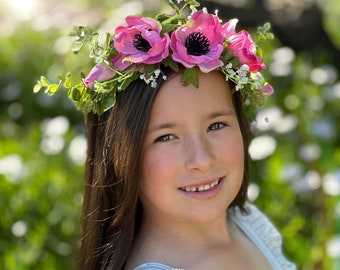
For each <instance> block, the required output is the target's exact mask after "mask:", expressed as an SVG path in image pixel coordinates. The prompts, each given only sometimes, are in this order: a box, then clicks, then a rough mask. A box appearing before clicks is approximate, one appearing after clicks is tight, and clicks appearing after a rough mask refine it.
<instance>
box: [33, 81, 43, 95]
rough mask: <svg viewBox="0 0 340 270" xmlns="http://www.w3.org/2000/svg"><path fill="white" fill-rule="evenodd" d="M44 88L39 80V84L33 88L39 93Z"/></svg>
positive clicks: (34, 91)
mask: <svg viewBox="0 0 340 270" xmlns="http://www.w3.org/2000/svg"><path fill="white" fill-rule="evenodd" d="M41 88H42V85H41V83H40V82H37V84H36V85H35V86H34V88H33V93H38V92H39V91H40V89H41Z"/></svg>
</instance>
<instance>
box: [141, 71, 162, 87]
mask: <svg viewBox="0 0 340 270" xmlns="http://www.w3.org/2000/svg"><path fill="white" fill-rule="evenodd" d="M161 73H162V71H161V70H160V69H156V70H154V72H153V74H154V75H151V76H150V77H148V78H147V77H146V75H145V74H141V75H140V76H139V78H140V79H141V80H144V81H145V83H146V84H150V83H151V87H152V88H156V87H157V79H158V77H159V75H160V74H161ZM162 74H163V73H162ZM162 79H163V80H166V79H167V77H166V75H164V74H163V77H162Z"/></svg>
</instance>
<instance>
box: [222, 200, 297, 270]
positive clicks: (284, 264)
mask: <svg viewBox="0 0 340 270" xmlns="http://www.w3.org/2000/svg"><path fill="white" fill-rule="evenodd" d="M245 210H246V211H247V214H245V213H242V212H241V211H240V210H239V209H238V208H237V207H235V208H231V209H229V210H228V217H230V218H231V219H232V220H233V221H234V222H235V223H236V224H237V226H238V227H239V228H240V229H241V231H243V233H244V234H245V235H246V236H247V237H248V238H249V239H250V240H251V241H252V242H253V243H254V244H255V245H256V246H257V247H258V248H259V249H260V250H261V252H262V253H263V254H264V255H265V256H266V258H267V259H268V261H269V262H270V263H271V264H272V266H273V268H274V269H286V270H292V269H296V267H295V265H294V264H293V263H291V262H290V261H288V260H287V259H286V258H285V256H284V254H283V252H282V236H281V234H280V233H279V231H278V230H277V229H276V227H275V226H274V224H273V223H272V222H271V221H270V220H269V218H268V217H267V216H266V215H265V214H264V213H263V212H261V211H260V210H259V209H258V208H257V207H256V206H255V205H253V204H249V203H247V204H246V205H245Z"/></svg>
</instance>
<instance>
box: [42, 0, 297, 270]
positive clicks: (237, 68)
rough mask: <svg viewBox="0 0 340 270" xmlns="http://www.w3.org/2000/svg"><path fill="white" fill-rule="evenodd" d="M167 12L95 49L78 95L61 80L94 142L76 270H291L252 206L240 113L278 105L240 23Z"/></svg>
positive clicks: (131, 24)
mask: <svg viewBox="0 0 340 270" xmlns="http://www.w3.org/2000/svg"><path fill="white" fill-rule="evenodd" d="M171 5H172V7H173V8H174V9H175V11H176V14H175V15H165V14H162V15H159V16H157V19H156V20H155V19H151V18H145V17H138V16H130V17H128V18H127V19H126V21H127V25H126V26H120V27H117V29H116V31H115V35H114V38H113V40H111V38H108V42H107V43H106V47H100V49H101V50H95V49H98V44H97V43H96V42H94V45H93V48H94V50H93V51H92V52H96V51H97V52H98V55H97V60H98V64H97V65H96V66H95V67H94V68H93V69H92V71H91V72H90V74H89V75H88V76H87V77H86V78H84V79H83V83H82V84H80V85H76V86H73V85H71V84H70V81H69V77H68V78H67V79H66V82H65V86H66V87H68V88H70V96H71V97H72V98H73V99H74V100H75V101H76V104H77V106H78V107H80V108H82V109H84V111H85V113H86V119H87V132H88V156H87V161H86V184H85V194H84V206H83V219H82V222H83V227H82V229H83V231H82V232H83V237H82V239H81V247H80V261H79V269H114V270H122V269H125V270H133V269H135V270H147V269H149V270H151V269H169V270H170V269H185V270H191V269H195V270H203V269H205V270H206V269H217V270H219V269H295V266H294V264H292V263H290V262H289V261H287V260H286V259H285V258H284V256H283V254H282V252H281V242H282V241H281V236H280V234H279V233H278V232H277V231H276V229H275V228H274V227H273V225H272V224H271V223H270V222H269V220H268V219H267V218H266V217H265V216H264V215H263V214H262V213H261V212H260V211H259V210H258V209H257V208H256V207H255V206H253V205H251V204H249V203H247V202H246V193H247V183H248V162H249V156H248V146H249V124H248V120H247V116H246V114H245V111H244V106H245V105H246V104H248V105H249V104H250V105H252V106H256V105H258V104H259V103H260V102H262V101H263V99H264V98H265V97H266V96H267V95H269V94H271V93H272V88H271V86H270V85H268V84H267V83H266V82H265V80H264V78H263V77H262V76H261V73H260V72H259V71H260V70H261V69H263V68H265V65H264V63H263V61H262V58H261V57H260V56H258V55H257V54H256V51H257V50H256V46H255V43H254V42H253V40H252V39H251V38H250V35H249V34H248V33H247V32H246V31H241V32H236V30H235V27H236V23H237V20H236V19H233V20H230V21H229V22H227V23H225V24H223V25H222V24H221V22H220V20H219V18H218V17H217V15H214V14H209V13H208V12H207V11H205V10H203V11H197V10H196V7H197V6H198V3H197V2H196V1H192V0H185V1H184V4H183V5H182V7H181V8H179V7H177V6H176V5H174V4H173V3H172V2H171ZM187 6H190V7H191V9H192V14H191V15H190V16H189V17H187V16H185V15H183V10H184V9H185V8H186V7H187ZM267 28H268V27H267ZM267 30H268V29H267ZM76 31H78V34H79V37H78V40H77V41H78V42H79V41H86V40H93V37H95V36H96V34H95V33H93V32H91V31H89V29H87V28H86V29H85V28H78V29H76ZM262 31H263V32H262V36H264V37H265V36H267V37H269V36H270V35H269V34H268V33H266V32H265V31H264V29H262ZM78 45H79V44H78ZM39 85H42V81H41V82H39V83H38V88H39ZM52 88H53V86H52V85H49V86H48V91H50V92H51V89H52Z"/></svg>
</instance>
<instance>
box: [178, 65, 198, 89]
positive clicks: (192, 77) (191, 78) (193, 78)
mask: <svg viewBox="0 0 340 270" xmlns="http://www.w3.org/2000/svg"><path fill="white" fill-rule="evenodd" d="M182 82H183V83H184V85H185V86H187V85H189V84H190V83H192V84H193V85H194V86H195V87H196V88H198V87H199V82H198V68H197V67H192V68H186V69H185V70H184V73H183V76H182Z"/></svg>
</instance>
